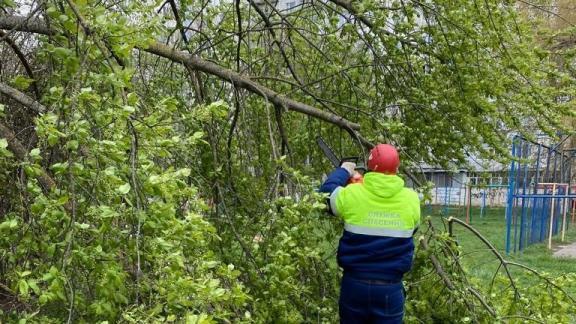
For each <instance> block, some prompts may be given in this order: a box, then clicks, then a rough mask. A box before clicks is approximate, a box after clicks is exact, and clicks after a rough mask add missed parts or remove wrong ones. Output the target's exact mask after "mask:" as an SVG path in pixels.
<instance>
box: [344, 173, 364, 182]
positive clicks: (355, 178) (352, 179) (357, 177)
mask: <svg viewBox="0 0 576 324" xmlns="http://www.w3.org/2000/svg"><path fill="white" fill-rule="evenodd" d="M363 182H364V176H362V174H360V172H354V175H353V176H351V177H350V178H348V183H347V184H352V183H363Z"/></svg>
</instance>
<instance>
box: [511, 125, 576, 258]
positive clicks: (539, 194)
mask: <svg viewBox="0 0 576 324" xmlns="http://www.w3.org/2000/svg"><path fill="white" fill-rule="evenodd" d="M542 139H544V138H542ZM567 139H568V137H565V138H564V139H563V140H562V141H560V142H559V143H557V144H553V143H552V144H547V143H543V141H539V142H538V141H531V140H528V139H526V138H524V137H521V136H515V137H514V138H513V141H512V156H513V157H514V158H515V159H513V160H512V162H511V164H510V171H509V177H508V195H507V206H506V253H510V251H513V252H516V251H522V250H523V249H524V248H525V247H526V246H527V245H529V244H533V243H537V242H542V241H544V240H547V241H548V248H552V237H553V236H555V235H557V234H558V233H561V240H564V238H565V233H566V230H567V228H568V226H569V225H571V224H572V223H574V215H575V214H576V210H575V208H576V192H575V190H576V185H573V183H572V168H573V166H574V155H575V154H574V153H576V150H574V149H563V148H562V147H561V146H562V144H563V143H565V142H566V140H567ZM568 215H570V216H571V217H568Z"/></svg>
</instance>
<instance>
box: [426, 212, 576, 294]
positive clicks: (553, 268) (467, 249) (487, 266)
mask: <svg viewBox="0 0 576 324" xmlns="http://www.w3.org/2000/svg"><path fill="white" fill-rule="evenodd" d="M448 211H449V214H448V216H453V217H457V218H459V219H462V220H465V216H464V215H465V211H464V209H463V208H450V209H449V210H448ZM485 211H486V213H485V216H484V217H482V218H481V217H480V216H479V215H480V211H479V208H474V209H472V221H471V225H472V226H473V227H474V228H475V229H476V230H478V231H479V232H480V233H481V234H482V235H483V236H484V237H485V238H486V239H488V240H489V241H490V242H491V243H492V244H493V245H494V247H495V248H496V249H497V250H498V251H499V252H500V253H501V254H502V255H503V256H504V258H505V259H507V260H510V261H514V262H518V263H521V264H523V265H526V266H528V267H530V268H532V269H535V270H537V271H539V272H545V273H547V274H548V275H549V276H551V277H556V276H560V275H563V274H565V273H569V272H576V258H575V259H571V258H561V259H559V258H555V257H553V256H552V253H553V251H550V250H548V248H547V241H546V242H543V243H538V244H534V245H529V246H528V247H526V248H525V249H524V250H523V251H522V252H517V253H510V255H506V253H505V238H506V222H505V219H504V213H505V210H504V208H489V209H486V210H485ZM442 212H445V210H444V209H443V208H437V209H436V210H431V209H430V208H428V207H426V208H424V209H423V216H427V215H431V217H432V223H433V225H434V226H435V227H436V228H439V229H443V228H444V226H445V224H444V221H443V216H442V215H441V213H442ZM454 236H455V237H456V239H457V241H458V243H459V244H460V245H461V246H462V251H463V257H462V260H461V262H462V264H463V265H464V266H465V267H466V269H467V271H468V273H469V274H470V275H472V276H474V277H476V278H479V279H480V280H482V281H483V282H485V283H487V284H488V283H489V282H490V281H491V280H492V277H493V276H494V273H495V272H496V270H497V268H498V265H499V264H500V263H499V261H498V260H497V259H496V257H495V256H494V254H493V253H492V252H491V251H490V250H489V249H488V248H487V247H486V245H485V244H484V243H483V242H482V241H481V240H480V239H478V238H477V237H476V236H475V235H474V234H473V233H471V232H470V231H469V230H468V229H466V228H464V227H462V226H460V225H458V224H454ZM572 242H576V224H574V225H572V226H571V227H570V228H569V230H568V231H567V235H566V240H565V242H560V239H559V235H558V237H554V239H553V247H557V246H558V245H561V244H567V243H572ZM511 268H512V273H513V275H514V277H515V278H517V280H518V281H519V283H520V284H522V285H529V284H531V283H532V282H537V279H536V278H535V277H534V276H532V275H527V273H526V271H525V270H521V269H519V268H517V267H511ZM568 289H569V292H570V294H571V295H573V296H576V287H572V288H568Z"/></svg>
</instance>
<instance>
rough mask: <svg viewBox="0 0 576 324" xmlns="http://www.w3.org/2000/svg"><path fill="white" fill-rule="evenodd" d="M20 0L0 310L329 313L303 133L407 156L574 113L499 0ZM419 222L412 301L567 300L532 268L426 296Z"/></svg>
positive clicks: (57, 314) (12, 40)
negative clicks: (533, 282) (517, 282)
mask: <svg viewBox="0 0 576 324" xmlns="http://www.w3.org/2000/svg"><path fill="white" fill-rule="evenodd" d="M17 2H18V3H15V2H12V1H6V0H4V1H0V5H1V7H2V8H1V9H2V10H1V12H0V30H3V31H2V33H1V34H0V40H1V41H2V42H3V45H2V46H1V47H0V51H1V52H0V55H2V57H3V58H6V59H3V61H2V63H1V64H2V69H1V71H0V94H1V96H0V103H2V105H0V107H1V109H0V183H1V184H2V186H0V234H1V235H0V246H1V249H0V273H1V275H0V306H1V309H2V316H4V317H6V318H8V319H9V320H16V319H18V318H23V319H28V320H30V321H33V322H44V323H46V322H62V321H63V320H67V321H68V322H73V321H89V322H92V321H106V320H107V321H125V322H142V321H186V322H190V323H197V322H200V323H205V322H206V323H209V322H225V321H231V322H242V321H245V322H271V321H274V320H282V321H285V322H313V321H314V322H321V321H322V322H334V321H335V320H336V313H337V312H336V308H337V306H336V304H337V290H338V288H337V287H338V268H337V266H336V265H335V262H334V250H335V244H336V241H337V238H338V235H339V233H340V230H341V228H340V227H339V224H338V222H337V221H336V220H334V219H330V218H327V217H326V216H325V215H324V214H323V208H324V206H323V204H322V203H321V202H322V198H321V197H319V196H318V195H316V194H315V193H314V189H313V188H314V186H315V185H317V182H318V180H319V178H320V176H319V175H320V174H321V173H322V172H325V171H326V170H327V167H328V166H327V164H326V162H325V161H324V160H323V157H322V156H321V153H320V152H318V151H317V150H316V149H315V148H314V145H313V142H314V139H315V137H316V136H318V135H323V136H325V137H327V138H329V141H330V142H331V143H332V144H333V146H334V147H337V148H338V150H339V151H340V152H341V153H346V155H348V154H350V153H353V154H363V153H364V152H365V149H366V148H369V147H370V145H371V143H372V142H375V141H383V140H386V141H390V142H393V143H395V144H397V145H398V146H399V147H400V148H402V157H403V161H405V163H404V168H405V173H407V174H408V173H409V169H411V168H415V167H417V166H418V165H419V163H421V162H425V163H430V164H445V165H447V164H449V163H454V162H455V163H464V162H465V160H466V155H467V154H481V155H484V156H488V157H493V158H503V157H506V154H507V153H506V152H507V149H506V145H507V137H506V134H507V133H508V132H512V131H516V132H521V133H523V134H525V135H526V136H527V137H530V136H531V135H533V134H534V133H535V132H536V130H537V131H544V132H548V133H554V132H555V131H556V130H558V129H559V127H560V126H561V124H562V123H561V121H562V119H563V118H565V117H566V116H570V115H571V114H572V110H571V109H572V108H571V107H572V103H571V101H569V100H564V99H565V98H569V97H571V96H572V92H573V88H572V85H571V80H572V79H571V78H570V76H569V75H568V74H564V73H563V72H561V71H560V70H559V69H557V68H556V66H555V62H554V61H553V60H552V59H551V56H550V53H548V52H547V51H546V50H545V49H544V48H542V47H541V46H540V44H539V43H538V42H536V40H535V38H534V36H533V33H532V30H531V29H530V25H528V24H527V23H526V22H525V21H523V19H522V18H521V16H519V15H518V13H517V12H516V8H515V7H514V5H513V4H512V3H509V2H506V1H495V0H486V1H472V2H465V3H462V2H461V1H443V0H435V1H391V2H379V1H371V0H365V1H358V2H346V1H343V0H332V1H306V2H304V3H303V4H302V5H301V6H299V7H298V8H297V9H295V10H284V8H274V7H272V6H270V4H269V3H268V2H266V1H265V2H264V4H260V5H258V4H257V3H256V2H254V1H252V0H249V1H248V2H240V1H239V0H237V1H235V2H226V1H222V2H213V3H212V2H193V1H187V0H182V1H178V2H177V1H173V0H168V1H121V2H117V1H106V0H104V1H98V2H92V1H72V0H66V1H60V0H47V1H41V2H35V1H21V2H20V1H17ZM19 6H20V9H18V8H17V7H19ZM23 15H25V16H23ZM349 135H350V136H349ZM417 177H418V175H416V176H415V179H416V178H417ZM416 180H417V179H416ZM429 236H430V237H429V238H427V240H428V241H429V242H431V243H430V244H431V246H432V248H431V249H428V250H426V249H421V250H420V251H419V256H418V258H417V262H416V266H415V269H414V271H413V273H412V277H411V279H410V280H409V281H410V282H415V283H419V284H415V285H413V286H411V288H410V289H409V293H410V296H411V300H412V301H411V302H410V304H409V305H408V308H407V312H408V313H407V318H408V319H409V320H410V321H417V320H418V319H420V320H423V321H427V320H442V321H460V320H464V319H465V318H468V319H469V320H474V321H478V322H484V321H488V319H489V318H501V319H502V318H503V317H502V316H526V317H534V318H536V319H538V320H543V321H544V320H548V319H554V320H557V321H564V320H565V319H566V316H567V315H566V313H567V312H563V313H560V314H554V312H555V311H556V310H557V309H559V308H560V309H566V308H567V307H570V306H569V305H573V304H570V299H569V298H568V299H567V297H566V296H564V295H562V292H561V291H560V290H558V289H557V288H555V287H553V285H552V287H553V288H551V289H552V290H553V291H554V293H553V294H552V295H551V297H550V298H549V299H546V298H547V297H545V296H541V298H544V299H546V300H545V301H544V300H543V301H542V303H541V305H544V306H539V307H537V306H535V304H534V305H532V304H530V303H532V302H533V301H526V302H525V301H524V300H523V299H521V298H526V297H522V296H535V295H537V294H538V292H537V291H536V288H526V291H522V294H520V293H519V290H518V289H517V290H513V295H512V296H508V295H506V294H504V295H501V296H496V297H493V296H489V297H487V299H485V300H484V299H478V298H476V300H474V299H473V298H470V297H471V295H470V294H473V293H471V292H462V294H466V295H458V294H459V293H457V291H458V290H454V289H451V291H453V292H452V293H450V294H447V295H446V296H447V297H446V298H447V299H446V303H445V304H446V305H451V307H448V308H433V307H429V306H426V305H433V303H431V302H430V300H431V298H433V296H437V295H436V294H440V293H442V292H443V291H444V290H443V289H444V288H442V286H438V285H437V283H438V281H437V279H438V278H441V275H440V274H441V273H442V272H441V271H439V269H442V268H449V267H450V266H452V265H453V264H452V261H451V260H453V259H451V258H450V257H449V256H446V255H445V254H444V253H448V252H450V253H455V254H454V255H452V256H457V253H459V252H458V250H457V249H454V250H452V248H450V250H446V247H447V246H450V244H453V242H452V241H451V240H450V239H449V238H447V237H445V235H444V236H443V234H437V233H436V234H434V233H429ZM433 242H437V243H433ZM447 242H448V243H447ZM433 244H437V246H439V248H435V246H436V245H433ZM447 251H448V252H447ZM431 255H432V256H436V257H435V258H436V260H437V261H438V260H439V261H438V262H440V263H437V264H433V263H431V262H432V261H431V258H430V256H431ZM456 259H457V258H456ZM439 267H440V268H439ZM459 271H461V273H464V270H463V269H460V270H459ZM429 273H432V275H429ZM419 278H420V279H419ZM421 278H426V279H422V280H421ZM420 280H421V281H420ZM458 280H461V282H460V283H462V285H463V284H466V285H467V286H458ZM464 280H465V276H464V275H462V276H459V275H458V276H456V281H457V282H456V283H455V285H456V286H455V287H465V289H468V288H470V287H473V289H478V291H480V292H478V294H481V293H482V294H483V293H486V292H482V290H481V289H480V288H478V284H477V283H469V282H464ZM557 280H564V281H566V282H568V281H570V280H572V279H570V278H564V279H562V278H561V279H557ZM451 281H454V280H451ZM444 283H445V284H446V282H444ZM543 285H546V287H549V286H551V285H550V282H549V281H546V280H544V283H543ZM466 287H467V288H466ZM474 287H475V288H474ZM531 289H532V290H531ZM454 291H456V292H454ZM474 291H476V290H474ZM505 291H509V290H506V289H505ZM468 299H470V300H472V301H471V302H470V303H472V304H469V303H468V302H466V300H468ZM509 301H511V302H513V303H514V304H513V305H512V304H510V305H509V304H507V303H508V302H509ZM482 304H486V305H488V306H485V305H482ZM515 305H522V306H521V307H518V308H516V306H515ZM479 307H482V308H481V310H479ZM555 307H556V308H555ZM546 316H551V317H546ZM554 316H555V317H554ZM512 318H514V317H512ZM520 318H522V317H517V319H520Z"/></svg>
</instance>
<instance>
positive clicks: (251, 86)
mask: <svg viewBox="0 0 576 324" xmlns="http://www.w3.org/2000/svg"><path fill="white" fill-rule="evenodd" d="M0 29H13V30H18V31H23V32H31V33H37V34H43V35H55V34H57V31H56V30H53V29H51V28H49V27H48V26H47V25H46V23H45V22H43V21H42V20H39V19H37V18H26V17H21V16H3V17H0ZM139 49H140V50H143V51H146V52H148V53H151V54H155V55H158V56H161V57H164V58H167V59H169V60H171V61H173V62H177V63H181V64H183V65H186V66H189V67H191V68H192V69H194V70H198V71H202V72H204V73H207V74H210V75H213V76H216V77H218V78H220V79H221V80H222V81H225V82H228V83H231V84H232V85H233V86H234V87H237V88H242V89H246V90H248V91H250V92H252V93H254V94H256V95H258V96H261V97H263V98H265V99H267V100H269V101H270V102H271V103H273V104H274V105H277V106H280V107H285V108H286V109H288V110H293V111H296V112H300V113H303V114H306V115H309V116H312V117H315V118H318V119H320V120H323V121H326V122H329V123H331V124H334V125H336V126H338V127H340V128H343V129H347V130H351V131H355V130H359V129H360V125H359V124H357V123H353V122H351V121H348V120H346V119H344V118H342V117H340V116H338V115H335V114H333V113H330V112H326V111H324V110H321V109H318V108H316V107H313V106H310V105H307V104H305V103H302V102H299V101H295V100H292V99H289V98H286V97H284V96H282V95H281V94H279V93H277V92H276V91H274V90H272V89H269V88H267V87H265V86H262V85H260V84H259V83H257V82H254V81H253V80H251V79H250V76H243V75H240V74H239V73H237V72H235V71H233V70H230V69H227V68H225V67H222V66H220V65H218V64H215V63H212V62H210V61H206V60H203V59H201V58H200V57H198V56H196V55H192V54H190V53H187V52H183V51H177V50H174V49H172V48H170V47H169V46H166V45H163V44H161V43H153V44H151V45H149V46H148V47H139Z"/></svg>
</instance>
